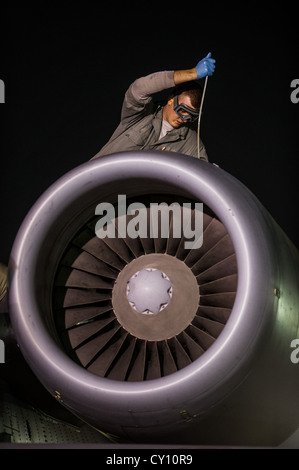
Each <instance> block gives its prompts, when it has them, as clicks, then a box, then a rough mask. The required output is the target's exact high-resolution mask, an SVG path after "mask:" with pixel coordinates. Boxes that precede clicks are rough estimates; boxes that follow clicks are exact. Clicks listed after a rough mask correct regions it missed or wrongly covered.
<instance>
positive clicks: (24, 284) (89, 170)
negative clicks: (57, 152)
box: [9, 151, 299, 446]
mask: <svg viewBox="0 0 299 470" xmlns="http://www.w3.org/2000/svg"><path fill="white" fill-rule="evenodd" d="M120 195H125V196H126V200H127V202H128V204H130V205H131V204H132V206H131V210H133V209H134V210H136V211H137V209H138V207H139V212H135V217H137V215H139V216H140V214H143V216H144V217H143V219H141V218H139V225H138V226H137V225H136V223H135V233H136V236H135V237H132V236H129V235H128V232H126V234H125V235H124V234H123V235H122V236H120V232H121V229H120V228H121V226H122V227H123V226H126V227H128V224H130V223H131V228H132V223H133V222H134V220H133V219H134V215H132V213H131V214H130V213H126V212H123V211H121V210H120V208H119V207H117V204H118V200H119V199H118V198H119V196H120ZM162 202H165V203H166V204H167V205H168V207H170V205H171V204H173V203H178V204H179V206H180V207H181V208H188V209H189V214H191V215H190V221H191V225H192V224H193V229H194V224H195V223H196V214H197V212H196V204H199V203H202V204H203V214H202V232H203V240H202V244H201V243H199V244H198V245H197V246H194V247H191V248H190V247H188V245H186V244H185V242H186V240H187V238H188V237H187V236H186V231H185V232H184V231H183V233H182V236H181V238H179V237H178V236H175V227H176V224H177V223H178V221H183V219H184V217H183V215H184V214H183V212H184V211H183V209H182V210H181V212H179V213H177V214H176V215H175V213H174V211H169V213H168V215H169V218H168V219H167V220H168V226H167V228H168V229H169V231H168V232H167V236H162V225H165V223H164V222H163V223H162V219H160V222H159V223H160V228H159V229H158V232H157V233H158V234H156V235H155V236H154V237H153V236H152V235H153V233H152V232H150V229H149V227H150V223H148V225H147V228H146V230H147V232H146V233H144V231H143V232H141V229H140V227H141V225H140V224H141V221H145V220H147V221H148V222H150V220H151V217H152V213H151V208H152V207H157V204H158V205H159V204H161V203H162ZM102 203H107V207H109V208H111V207H112V208H113V207H115V210H116V212H115V220H114V227H116V232H114V233H116V234H117V236H115V237H108V236H107V237H106V238H100V237H99V236H97V235H96V233H95V232H96V227H97V224H98V223H99V221H101V220H102V219H101V217H105V213H104V212H103V213H102V214H98V215H96V213H95V212H96V208H97V207H98V206H99V204H102ZM136 203H138V204H139V206H138V204H137V205H136ZM134 204H135V205H134ZM184 204H185V206H184ZM188 204H189V206H188ZM101 207H102V208H103V206H101ZM161 207H162V206H161ZM122 209H123V208H122ZM142 211H143V212H142ZM107 214H108V212H107ZM107 214H106V215H107ZM161 217H162V215H161ZM165 220H166V219H165ZM102 221H103V220H102ZM124 221H125V224H124V225H121V224H123V222H124ZM135 222H136V220H135ZM102 225H103V224H102ZM136 227H138V230H139V229H140V230H139V231H138V230H137V229H136ZM106 228H107V230H108V226H107V227H106ZM164 228H165V227H164ZM185 228H186V225H185ZM104 229H105V228H104ZM298 295H299V289H298V252H297V250H296V248H295V247H294V246H293V245H292V243H291V242H290V241H289V239H288V238H287V236H286V235H285V234H284V233H283V231H282V230H281V229H280V228H279V227H278V226H277V224H276V223H275V221H274V220H273V218H272V217H271V216H270V215H269V213H268V212H267V211H266V210H265V208H264V207H263V206H262V205H261V203H260V202H259V201H258V200H257V198H256V197H255V196H254V195H253V194H252V193H251V192H250V191H249V190H248V189H247V188H246V187H245V186H244V185H243V184H242V183H240V182H239V181H238V180H237V179H236V178H234V177H233V176H231V175H230V174H228V173H227V172H225V171H224V170H222V169H220V168H218V167H217V166H215V165H212V164H210V163H207V162H204V161H201V160H197V159H194V158H192V157H187V156H183V155H178V154H173V153H167V152H145V151H143V152H136V153H134V152H124V153H119V154H114V155H110V156H105V157H102V158H100V159H96V160H93V161H90V162H87V163H86V164H83V165H81V166H79V167H78V168H75V169H74V170H72V171H70V172H69V173H68V174H66V175H65V176H63V177H62V178H60V179H59V180H58V181H57V182H56V183H55V184H53V185H52V186H51V187H50V188H49V189H48V190H47V191H46V192H45V193H44V194H43V195H42V196H41V197H40V198H39V200H38V201H37V202H36V204H35V205H34V207H33V208H32V209H31V211H30V212H29V214H28V216H27V217H26V219H25V220H24V222H23V224H22V226H21V228H20V230H19V233H18V235H17V238H16V240H15V243H14V246H13V249H12V253H11V258H10V262H9V305H10V316H11V321H12V325H13V329H14V332H15V335H16V337H17V341H18V344H19V346H20V349H21V351H22V353H23V355H24V357H25V359H26V361H27V362H28V364H29V366H30V367H31V368H32V370H33V372H34V373H35V375H36V376H37V377H38V378H39V380H40V381H41V382H42V384H43V385H44V386H45V388H46V389H47V390H48V391H49V392H50V393H51V394H52V395H53V396H54V397H56V399H57V400H59V401H60V402H61V404H62V405H63V406H65V407H66V408H67V409H69V410H70V411H72V412H74V413H75V414H76V415H77V416H80V417H81V418H82V419H83V420H84V421H85V422H87V423H89V424H90V425H92V426H94V427H96V428H97V429H99V430H101V431H103V432H105V433H107V434H109V435H111V436H116V437H117V438H118V439H121V440H123V441H124V442H135V443H153V442H154V443H156V442H159V443H165V444H200V445H201V444H204V445H246V446H252V445H254V446H261V445H262V446H276V445H279V444H280V443H281V442H283V441H284V440H285V439H287V438H288V437H289V435H291V434H292V433H293V432H294V431H295V430H296V429H297V427H298V426H299V407H298V396H299V374H298V371H299V369H298V367H299V365H296V364H294V362H292V360H291V353H292V348H291V343H292V341H293V340H294V339H296V338H298V337H299V331H298V325H299V311H298V305H299V302H298ZM146 296H147V297H146ZM144 299H146V301H144ZM157 305H158V308H157Z"/></svg>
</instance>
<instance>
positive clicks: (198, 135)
mask: <svg viewBox="0 0 299 470" xmlns="http://www.w3.org/2000/svg"><path fill="white" fill-rule="evenodd" d="M207 84H208V75H207V76H206V79H205V84H204V88H203V93H202V98H201V103H200V109H199V115H198V128H197V158H198V159H199V158H200V156H199V153H200V152H199V142H200V121H201V115H202V108H203V102H204V99H205V94H206V89H207Z"/></svg>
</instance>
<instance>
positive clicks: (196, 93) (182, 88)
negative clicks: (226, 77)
mask: <svg viewBox="0 0 299 470" xmlns="http://www.w3.org/2000/svg"><path fill="white" fill-rule="evenodd" d="M182 93H185V94H186V95H188V96H189V97H190V100H191V104H192V106H193V107H194V108H196V109H199V108H200V103H201V99H202V87H201V85H200V84H199V83H197V82H184V83H180V85H177V86H175V87H174V88H173V89H172V91H171V93H170V95H169V99H171V98H173V97H174V96H177V95H181V94H182Z"/></svg>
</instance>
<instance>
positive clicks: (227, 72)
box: [0, 2, 299, 263]
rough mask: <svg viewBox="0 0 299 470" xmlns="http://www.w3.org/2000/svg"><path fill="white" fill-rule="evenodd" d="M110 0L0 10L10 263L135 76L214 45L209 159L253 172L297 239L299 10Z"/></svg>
mask: <svg viewBox="0 0 299 470" xmlns="http://www.w3.org/2000/svg"><path fill="white" fill-rule="evenodd" d="M66 5H67V4H66ZM74 5H76V4H74ZM102 5H104V6H95V4H94V5H93V6H89V7H88V6H85V7H82V8H80V7H79V6H76V7H73V6H70V7H67V6H65V7H61V8H47V7H43V8H41V7H34V8H4V7H2V8H1V33H0V34H1V37H0V38H1V52H0V54H1V56H0V78H1V79H2V80H3V81H4V82H5V87H6V102H5V104H2V105H0V123H1V132H0V136H1V141H0V152H1V153H0V155H1V175H0V188H1V205H0V211H1V213H0V217H1V218H0V220H1V243H0V260H1V261H2V262H6V263H7V262H8V259H9V253H10V250H11V247H12V244H13V241H14V238H15V236H16V233H17V231H18V229H19V227H20V225H21V223H22V221H23V219H24V217H25V216H26V214H27V212H28V211H29V209H30V207H31V206H32V205H33V204H34V202H35V201H36V200H37V199H38V197H39V196H40V195H41V194H42V193H43V191H44V190H45V189H47V188H48V187H49V186H50V185H51V184H52V183H53V182H55V181H56V180H57V179H58V178H59V177H60V176H62V175H63V174H64V173H66V172H67V171H69V170H70V169H72V168H74V167H76V166H78V165H80V164H82V163H84V162H85V161H87V160H89V159H90V158H91V157H92V156H93V155H95V153H97V152H98V151H99V150H100V148H101V147H102V146H103V145H104V144H105V143H106V142H107V140H108V139H109V138H110V136H111V134H112V132H113V131H114V129H115V127H116V126H117V124H118V122H119V117H120V110H121V104H122V100H123V96H124V93H125V91H126V89H127V88H128V86H129V85H130V84H131V82H132V81H134V80H135V79H136V78H138V77H140V76H143V75H147V74H149V73H151V72H155V71H160V70H174V69H187V68H191V67H194V66H195V65H196V63H197V62H198V61H199V60H200V59H201V58H203V57H204V56H205V55H206V54H207V53H208V52H209V51H211V52H212V55H213V57H214V58H215V59H216V71H215V74H214V75H213V76H212V77H211V78H209V81H208V87H207V94H206V99H205V103H204V109H203V117H202V124H201V136H202V139H203V141H204V143H205V145H206V148H207V151H208V155H209V159H210V161H211V162H214V163H217V164H218V165H219V166H221V167H222V168H223V169H225V170H226V171H228V172H229V173H231V174H232V175H234V176H235V177H236V178H238V179H239V180H240V181H242V182H243V183H244V184H245V185H246V186H247V187H248V188H249V189H250V190H251V191H252V192H253V193H254V194H255V195H256V196H257V197H258V198H259V200H260V201H261V202H262V204H263V205H264V206H265V207H266V209H267V210H268V211H269V212H270V214H271V215H272V216H273V218H274V219H275V220H276V222H277V223H278V224H279V225H280V226H281V228H282V229H283V230H284V231H285V233H286V234H287V235H288V236H289V238H290V239H291V240H292V242H293V243H294V244H295V245H297V246H298V224H297V214H298V209H297V198H298V190H297V188H298V183H297V181H298V180H297V174H296V172H297V165H296V161H297V155H298V147H299V145H298V117H299V104H297V105H296V104H294V103H292V102H291V100H290V95H291V91H292V89H291V87H290V85H291V81H292V80H293V79H295V78H298V76H299V54H298V52H299V41H298V34H297V31H298V26H299V24H298V23H299V22H298V23H297V22H296V15H297V7H296V8H295V5H294V6H293V5H292V4H287V3H285V4H284V5H283V7H281V6H280V5H277V2H275V5H271V4H269V2H268V3H266V4H265V7H263V8H262V5H261V4H260V6H256V5H255V4H252V3H251V4H250V5H246V4H244V3H242V4H241V5H240V7H239V9H236V8H233V7H231V9H229V8H227V7H224V6H219V4H215V5H214V6H213V5H212V4H209V5H211V6H210V7H207V10H208V11H203V8H202V5H199V4H197V3H185V4H182V3H181V4H178V5H177V6H176V5H173V6H171V5H169V4H167V6H168V10H166V11H162V9H163V8H162V7H163V4H158V5H154V4H146V3H144V4H143V3H140V4H136V7H134V4H132V6H127V5H123V4H121V6H118V4H117V3H116V4H113V5H112V4H111V5H110V6H107V5H106V4H102ZM137 5H138V6H137ZM274 9H275V11H274Z"/></svg>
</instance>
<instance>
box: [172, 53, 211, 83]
mask: <svg viewBox="0 0 299 470" xmlns="http://www.w3.org/2000/svg"><path fill="white" fill-rule="evenodd" d="M215 62H216V61H215V60H214V59H212V58H211V53H210V52H209V54H208V55H207V56H206V57H205V58H204V59H202V60H200V61H199V62H198V64H197V65H196V67H194V68H192V69H187V70H176V71H175V72H174V75H173V79H174V83H175V85H180V84H181V83H184V82H190V81H192V80H199V79H200V78H204V77H206V76H207V75H212V74H213V73H214V70H215Z"/></svg>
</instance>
